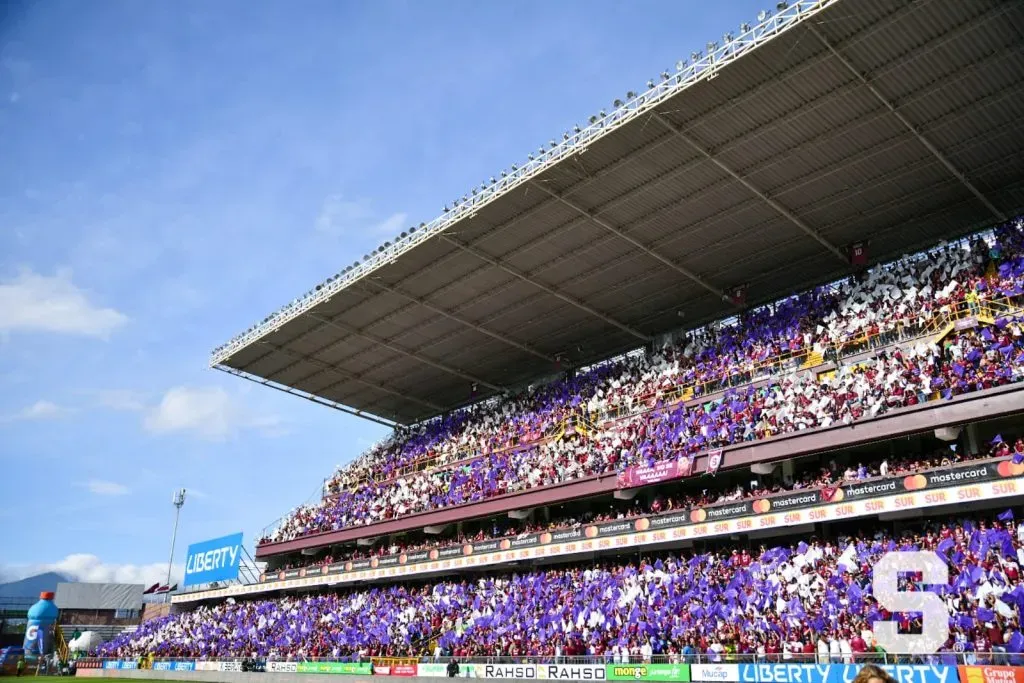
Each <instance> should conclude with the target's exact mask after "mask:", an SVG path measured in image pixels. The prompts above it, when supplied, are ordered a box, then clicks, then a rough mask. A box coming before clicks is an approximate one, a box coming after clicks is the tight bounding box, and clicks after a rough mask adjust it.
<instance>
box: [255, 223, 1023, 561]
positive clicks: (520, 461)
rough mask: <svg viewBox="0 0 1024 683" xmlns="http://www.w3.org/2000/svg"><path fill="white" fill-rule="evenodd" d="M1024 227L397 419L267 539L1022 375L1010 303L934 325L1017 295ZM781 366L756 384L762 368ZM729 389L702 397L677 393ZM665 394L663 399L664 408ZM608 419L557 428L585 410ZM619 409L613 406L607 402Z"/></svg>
mask: <svg viewBox="0 0 1024 683" xmlns="http://www.w3.org/2000/svg"><path fill="white" fill-rule="evenodd" d="M1022 255H1024V232H1022V228H1021V224H1019V223H1014V224H1008V225H1005V226H1002V227H1000V228H999V229H997V230H996V231H995V235H994V237H993V238H992V241H991V244H989V243H987V242H986V241H984V240H982V239H980V238H977V237H976V238H974V239H972V240H970V241H969V242H967V243H964V244H955V245H948V246H945V247H942V248H939V249H936V250H934V251H933V252H930V253H929V254H927V256H926V257H920V256H919V257H915V258H904V259H901V260H900V261H897V262H894V263H891V264H886V265H884V266H879V267H877V268H874V269H872V270H871V271H868V272H867V273H865V274H863V275H862V276H859V277H856V278H851V279H850V280H848V281H845V282H843V283H840V284H839V285H838V286H837V287H833V288H819V289H818V290H814V291H812V292H809V293H807V294H804V295H801V296H798V297H792V298H790V299H787V300H785V301H783V302H780V303H778V304H776V305H774V306H767V307H762V308H759V309H757V310H755V311H752V312H750V313H747V314H744V315H741V316H739V317H738V318H737V319H735V320H734V321H731V322H730V323H729V324H723V325H718V326H711V327H709V328H706V329H704V330H701V331H699V332H696V333H693V334H691V335H689V336H688V337H687V338H685V339H684V340H682V341H681V342H680V343H679V344H676V345H674V346H670V347H666V348H665V349H662V350H661V351H660V352H658V353H657V354H653V355H650V356H630V357H626V358H624V359H621V360H619V361H617V362H613V363H608V364H605V365H602V366H599V367H596V368H592V369H590V370H588V371H586V372H583V373H581V374H579V375H577V376H575V377H572V378H570V379H566V380H564V381H559V382H555V383H553V384H550V385H547V386H544V387H540V388H537V389H535V390H533V391H530V392H527V393H526V394H524V395H521V396H517V397H514V398H512V399H509V400H507V401H498V400H494V401H490V402H487V403H486V404H484V405H481V406H477V407H475V408H472V409H467V410H465V411H460V412H458V413H455V414H453V415H449V416H445V417H443V418H439V419H437V420H434V421H431V422H429V423H427V424H424V425H420V426H418V427H416V428H414V429H411V430H401V431H397V432H396V433H395V435H394V436H393V437H392V438H391V439H390V440H389V441H387V442H385V443H384V444H381V445H379V446H377V447H375V448H374V449H371V450H370V451H369V452H368V453H366V454H365V455H364V456H362V457H361V458H360V459H359V460H357V461H356V462H355V463H353V465H351V466H349V467H348V468H345V469H343V470H341V471H339V472H338V473H337V474H336V475H335V476H334V477H333V478H332V479H331V480H330V481H329V482H328V484H327V491H328V492H329V493H330V494H332V496H329V497H327V498H325V499H324V500H322V501H320V502H319V503H317V504H315V505H311V506H304V507H301V508H298V509H296V510H293V511H292V512H291V513H290V514H289V515H288V516H286V518H284V519H283V520H282V522H281V524H280V525H279V526H278V528H277V529H276V530H275V531H274V532H273V533H271V534H270V535H268V536H267V537H265V538H264V539H261V542H273V541H281V540H288V539H292V538H296V537H299V536H305V535H309V534H314V533H319V532H324V531H332V530H338V529H344V528H348V527H354V526H361V525H365V524H370V523H373V522H378V521H382V520H386V519H393V518H395V517H400V516H403V515H407V514H411V513H415V512H422V511H425V510H431V509H437V508H442V507H446V506H451V505H459V504H462V503H467V502H473V501H477V500H482V499H484V498H489V497H492V496H496V495H501V494H503V493H508V492H514V491H520V490H525V489H530V488H536V487H539V486H545V485H548V484H552V483H557V482H562V481H567V480H571V479H576V478H579V477H582V476H586V475H590V474H598V473H607V472H613V471H619V470H621V469H623V468H625V467H627V466H629V465H634V464H638V463H642V462H646V463H653V462H654V461H656V460H660V459H664V458H669V457H676V456H678V455H679V454H680V453H684V452H691V453H692V452H697V451H701V450H705V449H707V448H713V447H718V446H724V445H728V444H732V443H738V442H742V441H753V440H757V439H764V438H768V437H771V436H774V435H777V434H782V433H788V432H793V431H798V430H802V429H808V428H813V427H822V426H828V425H830V424H835V423H843V422H850V421H853V420H857V419H860V418H862V417H865V416H874V415H878V414H882V413H884V412H886V411H888V410H891V409H893V408H898V407H901V406H905V405H913V404H915V403H918V402H921V401H925V400H929V399H932V398H935V397H939V396H944V397H947V398H949V397H951V396H954V395H958V394H962V393H968V392H970V391H976V390H979V389H983V388H987V387H990V386H996V385H1000V384H1006V383H1008V382H1012V381H1016V380H1018V379H1019V378H1020V368H1021V359H1020V354H1019V351H1020V348H1021V339H1022V333H1021V328H1020V326H1019V325H1018V324H1017V323H1016V322H1014V321H1012V320H1006V319H1000V320H999V321H997V322H998V324H996V325H991V326H984V327H982V328H981V329H980V332H974V331H965V332H960V333H954V334H953V335H952V336H950V337H947V338H946V339H944V340H943V346H942V347H940V346H937V345H934V344H931V343H929V342H930V341H931V338H930V337H921V336H919V335H920V334H921V333H923V332H925V331H932V332H934V331H936V330H934V329H933V326H934V325H935V324H936V321H937V320H941V319H942V316H943V315H945V314H946V313H948V312H949V311H950V310H951V309H953V308H955V307H960V308H965V307H966V308H968V309H971V310H973V309H975V308H978V309H979V310H981V309H980V307H981V306H982V305H983V304H984V302H987V301H991V300H1007V299H1009V300H1011V301H1014V302H1015V301H1016V300H1018V299H1019V298H1020V295H1021V293H1022V286H1024V256H1022ZM912 337H916V338H917V339H918V341H917V343H915V344H914V345H912V346H911V347H910V348H908V349H904V350H896V351H893V352H891V353H888V354H886V355H884V356H882V357H880V358H877V359H874V360H872V361H869V362H867V363H866V364H864V365H857V366H852V367H842V368H840V369H839V371H838V372H837V373H836V375H835V376H834V377H831V378H827V379H825V380H824V381H820V380H819V378H817V377H814V376H811V375H809V374H807V373H804V374H794V373H793V371H794V370H797V369H799V368H800V366H801V365H802V364H803V363H805V362H808V359H809V358H811V359H812V360H813V358H812V354H815V355H817V357H818V358H819V359H820V358H821V357H823V356H831V357H837V356H838V355H840V354H842V352H843V350H844V349H845V350H851V349H852V350H860V349H863V348H866V347H868V346H872V345H875V346H877V345H882V344H887V343H891V342H894V341H898V340H906V339H910V338H912ZM764 376H770V377H771V381H770V382H769V383H768V384H767V385H765V386H761V387H760V388H758V389H756V390H755V389H753V388H751V387H750V385H749V382H750V380H752V379H755V378H760V377H764ZM683 387H687V388H688V389H689V392H690V393H689V396H691V397H692V396H701V395H705V394H707V393H708V392H710V391H715V390H721V389H724V390H725V394H724V396H716V397H715V400H713V401H709V402H708V403H706V404H703V405H694V404H693V403H692V402H685V401H684V402H676V403H673V402H672V401H671V399H672V398H676V399H678V398H686V394H685V393H680V389H681V388H683ZM652 407H653V408H656V410H650V408H652ZM574 414H585V415H587V416H589V419H590V420H592V421H597V422H599V423H601V425H602V426H601V427H600V428H597V429H592V430H580V431H576V432H572V433H570V434H569V435H561V437H560V438H555V436H557V433H558V427H559V425H561V424H563V423H564V421H565V420H566V419H567V418H568V417H569V416H571V415H574ZM608 417H618V418H620V419H617V420H614V421H611V422H607V423H606V422H604V421H603V420H602V418H608Z"/></svg>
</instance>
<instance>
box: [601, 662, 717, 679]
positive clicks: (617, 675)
mask: <svg viewBox="0 0 1024 683" xmlns="http://www.w3.org/2000/svg"><path fill="white" fill-rule="evenodd" d="M605 673H606V676H607V678H608V680H609V681H689V680H690V665H689V664H607V665H606V666H605ZM719 680H724V679H719Z"/></svg>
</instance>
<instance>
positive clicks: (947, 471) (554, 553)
mask: <svg viewBox="0 0 1024 683" xmlns="http://www.w3.org/2000/svg"><path fill="white" fill-rule="evenodd" d="M1021 496H1024V464H1015V463H1014V462H1013V461H1012V459H1005V458H1004V459H993V460H979V461H974V462H971V463H963V464H960V465H956V466H953V467H944V468H940V469H933V470H927V471H924V472H920V473H917V474H912V475H909V476H896V477H888V478H877V479H871V480H867V481H862V482H857V483H853V484H848V485H845V486H840V487H835V488H829V489H805V490H798V491H792V492H788V493H783V494H778V495H774V496H767V497H763V498H751V499H748V500H742V501H735V502H730V503H723V504H721V505H714V506H707V507H702V508H694V509H690V510H675V511H672V512H667V513H664V514H661V515H646V516H642V517H636V518H632V519H622V520H612V521H608V522H600V523H595V524H589V525H583V526H578V527H573V528H568V529H560V530H555V531H550V532H543V533H533V534H524V535H520V536H512V537H506V538H501V539H491V540H486V541H481V542H476V543H466V544H463V545H451V546H445V547H441V548H434V549H430V550H420V551H416V552H410V553H402V554H400V555H386V556H382V557H376V558H373V559H364V560H350V561H347V562H338V563H335V564H332V565H325V566H323V567H313V568H302V569H291V570H287V571H281V572H276V573H272V574H270V575H266V574H265V575H262V576H261V577H260V583H256V584H252V585H248V586H231V587H228V588H223V589H216V590H210V591H199V592H195V593H186V594H182V595H176V596H173V597H172V600H173V601H174V603H176V604H177V603H187V602H194V601H199V600H209V599H220V598H227V597H233V596H241V595H253V594H258V593H262V592H267V591H273V590H285V589H299V588H307V589H308V588H317V587H329V586H337V585H342V584H349V585H351V584H356V583H359V582H364V581H376V580H389V579H401V578H404V577H417V578H420V577H426V576H429V575H433V574H439V573H441V574H444V573H451V572H455V571H461V570H467V569H475V568H478V567H486V566H492V565H499V564H503V563H508V562H518V561H525V562H534V561H538V560H544V559H551V558H558V559H571V558H573V557H575V556H579V555H589V554H592V553H596V552H608V551H614V550H617V549H632V548H642V547H645V546H646V547H654V546H658V545H660V544H665V543H681V542H687V541H693V540H697V539H705V538H713V537H716V536H724V535H732V534H743V533H752V532H755V531H759V530H769V529H780V528H785V527H792V526H799V525H803V524H815V523H820V522H829V521H837V520H846V519H855V518H858V517H872V516H877V515H879V514H883V513H889V512H899V511H906V510H915V509H923V508H929V507H937V506H945V505H954V504H965V503H970V502H972V501H982V500H989V501H992V500H999V499H1004V500H1006V499H1016V498H1019V497H1021Z"/></svg>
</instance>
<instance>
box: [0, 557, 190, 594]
mask: <svg viewBox="0 0 1024 683" xmlns="http://www.w3.org/2000/svg"><path fill="white" fill-rule="evenodd" d="M45 572H57V573H59V574H63V575H65V576H67V577H68V578H69V579H71V580H73V581H85V582H91V583H141V584H145V585H146V587H149V586H152V585H153V584H154V583H160V584H163V583H164V582H165V581H166V580H167V563H166V562H163V563H160V562H152V563H150V564H107V563H105V562H103V561H102V560H100V558H98V557H96V556H95V555H89V554H86V553H75V554H72V555H68V556H67V557H65V558H64V559H62V560H58V561H57V562H54V563H52V564H35V565H0V581H17V580H18V579H23V578H25V577H27V576H34V575H36V574H42V573H45ZM184 573H185V572H184V567H183V566H182V565H180V564H176V565H174V566H173V567H172V568H171V583H176V582H180V581H181V577H182V576H184Z"/></svg>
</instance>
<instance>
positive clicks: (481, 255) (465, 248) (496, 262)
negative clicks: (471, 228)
mask: <svg viewBox="0 0 1024 683" xmlns="http://www.w3.org/2000/svg"><path fill="white" fill-rule="evenodd" d="M440 239H443V240H444V241H445V242H448V243H449V244H451V245H452V246H454V247H457V248H459V249H462V250H463V251H465V252H467V253H469V254H472V255H473V256H476V257H477V258H478V259H481V260H482V261H487V262H488V263H490V264H491V265H492V266H494V267H495V268H500V269H502V270H503V271H505V272H506V273H508V274H509V275H512V276H513V277H516V278H519V279H520V280H522V281H523V282H526V283H529V284H531V285H533V286H534V287H537V288H538V289H541V290H544V291H545V292H547V293H548V294H550V295H551V296H553V297H556V298H558V299H561V300H562V301H564V302H565V303H567V304H570V305H572V306H575V307H576V308H578V309H580V310H581V311H586V312H587V313H589V314H590V315H592V316H594V317H595V318H600V319H601V320H603V321H605V322H606V323H608V324H609V325H613V326H615V327H617V328H619V329H620V330H622V331H623V332H628V333H629V334H631V335H633V336H634V337H636V338H637V339H639V340H641V341H643V342H644V343H647V342H649V341H651V339H652V337H651V336H650V335H647V334H644V333H643V332H641V331H640V330H637V329H634V328H632V327H630V326H629V325H626V324H625V323H623V322H620V321H618V320H616V319H615V318H612V317H611V316H608V315H605V314H604V313H601V312H600V311H598V310H596V309H594V308H591V307H590V306H588V305H587V304H585V303H583V302H582V301H579V300H577V299H575V298H573V297H571V296H569V295H568V294H564V293H562V292H560V291H558V290H557V289H555V288H554V287H550V286H548V285H546V284H544V283H543V282H538V281H537V280H535V279H533V278H531V277H530V276H529V275H528V274H527V273H524V272H522V271H520V270H518V269H517V268H513V267H512V266H510V265H508V264H507V263H505V262H504V261H501V260H499V259H496V258H494V257H493V256H488V255H487V254H485V253H484V252H482V251H480V250H479V249H477V248H475V247H471V246H469V245H468V244H463V243H462V242H459V241H458V240H456V239H453V238H452V237H450V236H449V235H445V234H442V235H440Z"/></svg>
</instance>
